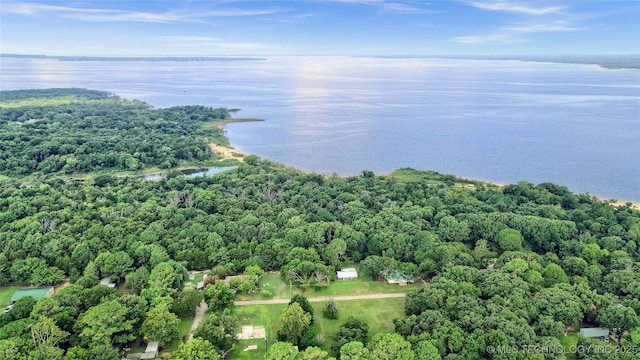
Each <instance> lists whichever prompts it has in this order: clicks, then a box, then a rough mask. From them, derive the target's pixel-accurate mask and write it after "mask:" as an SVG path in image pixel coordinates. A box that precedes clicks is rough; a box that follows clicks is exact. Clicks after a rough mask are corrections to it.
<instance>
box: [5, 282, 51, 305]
mask: <svg viewBox="0 0 640 360" xmlns="http://www.w3.org/2000/svg"><path fill="white" fill-rule="evenodd" d="M49 292H51V294H49ZM48 295H53V286H46V287H39V288H23V289H20V290H18V291H16V292H15V293H14V294H13V296H12V297H11V300H10V301H9V302H10V303H11V304H13V303H14V302H16V301H18V300H20V299H22V298H23V297H27V296H31V297H32V298H34V299H35V300H40V299H42V298H44V297H46V296H48Z"/></svg>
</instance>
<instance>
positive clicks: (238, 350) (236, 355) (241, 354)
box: [228, 339, 267, 360]
mask: <svg viewBox="0 0 640 360" xmlns="http://www.w3.org/2000/svg"><path fill="white" fill-rule="evenodd" d="M249 345H257V346H258V350H250V351H244V349H245V348H246V347H247V346H249ZM265 356H267V344H266V342H265V341H264V339H253V340H242V341H239V342H238V344H237V345H236V347H235V349H233V351H231V352H230V353H229V356H228V358H229V359H233V360H237V359H241V360H244V359H246V360H253V359H264V358H265Z"/></svg>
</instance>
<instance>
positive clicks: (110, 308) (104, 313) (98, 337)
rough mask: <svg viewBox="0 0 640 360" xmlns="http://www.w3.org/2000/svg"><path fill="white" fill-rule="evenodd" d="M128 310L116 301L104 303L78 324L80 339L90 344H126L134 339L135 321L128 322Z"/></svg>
mask: <svg viewBox="0 0 640 360" xmlns="http://www.w3.org/2000/svg"><path fill="white" fill-rule="evenodd" d="M127 313H128V310H127V308H126V307H124V305H122V304H120V303H119V302H117V301H116V300H109V301H105V302H102V303H100V304H98V305H96V306H94V307H92V308H90V309H89V310H87V312H85V313H84V314H83V315H82V316H80V319H79V320H78V322H77V323H76V326H77V327H78V328H79V329H80V337H81V338H82V339H83V340H85V341H86V342H88V343H92V342H101V341H106V342H108V343H114V344H124V343H127V342H129V341H131V340H133V339H135V335H133V333H132V328H133V323H134V320H127V318H126V316H127Z"/></svg>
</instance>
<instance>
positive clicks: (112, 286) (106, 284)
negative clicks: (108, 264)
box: [100, 277, 116, 289]
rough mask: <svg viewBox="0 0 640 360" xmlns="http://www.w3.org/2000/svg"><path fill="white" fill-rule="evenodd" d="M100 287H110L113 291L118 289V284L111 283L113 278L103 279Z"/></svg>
mask: <svg viewBox="0 0 640 360" xmlns="http://www.w3.org/2000/svg"><path fill="white" fill-rule="evenodd" d="M100 285H104V286H108V287H110V288H112V289H114V288H115V287H116V283H114V282H111V278H108V277H106V278H102V279H101V280H100Z"/></svg>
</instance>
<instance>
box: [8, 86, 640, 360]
mask: <svg viewBox="0 0 640 360" xmlns="http://www.w3.org/2000/svg"><path fill="white" fill-rule="evenodd" d="M231 113H232V112H231V111H229V110H228V109H225V108H222V107H221V108H211V107H206V106H178V107H172V108H166V109H154V108H152V107H151V106H150V105H148V104H146V103H143V102H140V101H136V100H133V101H130V100H124V99H121V98H119V97H118V96H116V95H115V94H110V93H107V92H102V91H93V90H84V89H46V90H19V91H3V92H0V306H2V308H3V309H4V312H3V313H2V315H0V359H65V360H89V359H91V360H94V359H98V360H100V359H105V360H111V359H120V358H123V357H127V358H130V359H134V358H138V359H139V358H141V357H142V358H152V357H159V358H166V359H178V360H187V359H189V360H192V359H214V360H215V359H222V358H224V359H273V360H275V359H283V360H284V359H290V360H298V359H302V360H311V359H316V360H322V359H344V360H356V359H364V360H366V359H375V360H382V359H389V360H392V359H399V360H405V359H406V360H411V359H416V360H422V359H447V360H453V359H456V360H457V359H469V360H475V359H623V360H631V359H638V356H640V319H639V317H638V314H640V249H638V245H639V244H640V211H638V210H637V209H635V208H633V207H632V206H631V204H626V205H623V206H614V205H613V204H611V203H609V202H606V201H602V200H599V199H597V198H596V197H594V196H590V195H588V194H574V193H572V192H570V191H569V190H568V189H567V188H566V187H564V186H561V185H557V184H551V183H542V184H537V185H534V184H531V183H527V182H520V183H518V184H511V185H505V186H497V185H493V184H489V183H484V182H481V181H474V180H467V179H461V178H457V177H455V176H452V175H443V174H439V173H437V172H434V171H418V170H414V169H408V168H407V169H400V170H397V171H395V172H394V173H392V174H390V175H388V176H377V175H375V174H374V173H373V172H371V171H366V170H365V171H362V173H361V174H360V175H359V176H352V177H339V176H337V175H332V176H325V175H320V174H314V173H303V172H301V171H299V170H297V169H293V168H290V167H286V166H285V165H283V164H279V163H275V162H272V161H269V160H267V159H261V158H259V157H258V156H255V155H248V156H244V155H242V154H238V155H237V156H236V155H233V154H235V153H233V152H230V153H229V154H231V155H228V156H223V155H222V154H221V153H219V152H218V151H216V149H218V147H216V146H211V144H214V145H217V146H220V147H228V146H229V144H228V141H227V139H226V138H225V136H224V133H223V130H222V129H221V127H220V126H217V125H218V124H220V123H221V122H224V121H229V120H231V119H232V118H231ZM230 165H233V166H236V167H235V168H233V169H232V170H228V171H224V172H221V173H219V174H216V175H213V176H199V177H186V176H184V174H183V173H182V172H181V171H180V170H182V169H194V168H203V167H212V166H230ZM152 172H160V173H161V174H162V176H161V178H160V179H159V180H153V181H151V180H145V179H144V178H142V177H141V175H142V174H145V173H152Z"/></svg>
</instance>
